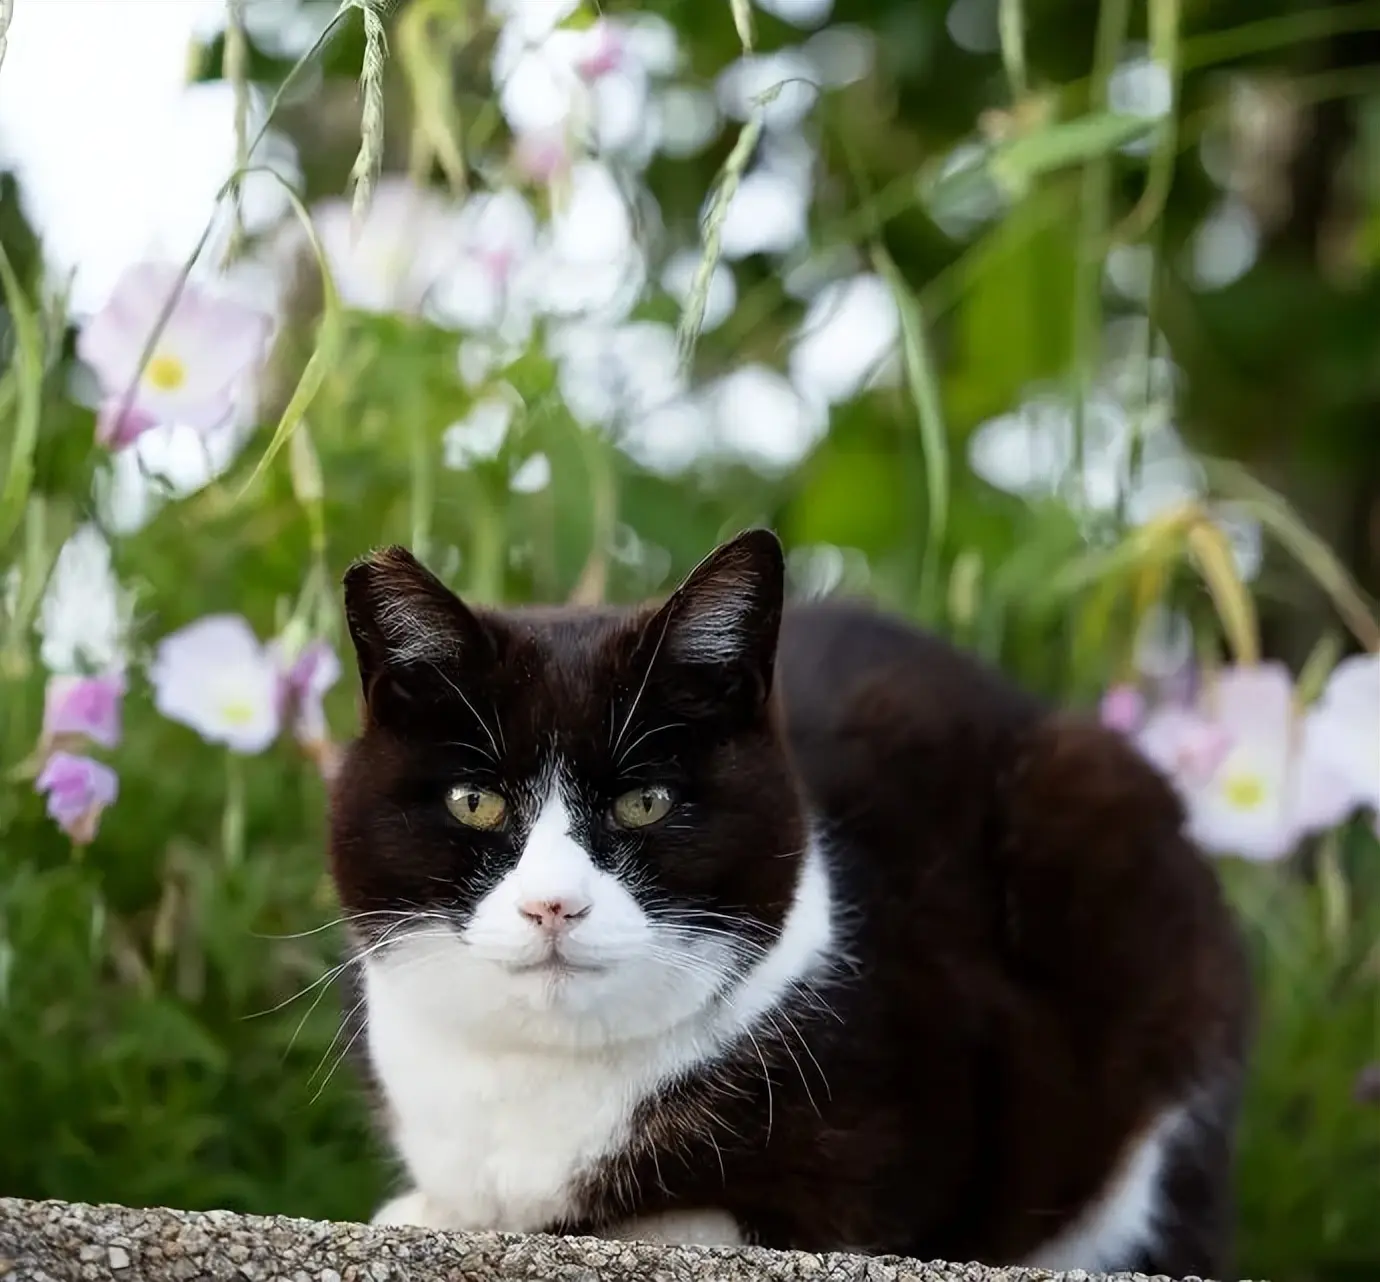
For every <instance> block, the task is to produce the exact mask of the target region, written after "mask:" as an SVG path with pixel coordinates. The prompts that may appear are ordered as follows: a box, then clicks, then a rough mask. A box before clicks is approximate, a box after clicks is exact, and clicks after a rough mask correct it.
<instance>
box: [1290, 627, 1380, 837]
mask: <svg viewBox="0 0 1380 1282" xmlns="http://www.w3.org/2000/svg"><path fill="white" fill-rule="evenodd" d="M1308 732H1309V734H1310V735H1311V737H1312V743H1313V746H1314V748H1315V749H1316V751H1317V752H1318V754H1319V755H1320V756H1321V757H1322V758H1323V759H1324V760H1326V761H1327V762H1328V764H1329V765H1330V766H1331V767H1332V768H1333V769H1334V770H1336V771H1337V772H1338V773H1339V774H1340V775H1342V776H1343V777H1344V778H1345V779H1346V780H1347V781H1348V783H1350V785H1351V787H1352V788H1353V789H1354V791H1355V793H1356V796H1357V798H1358V799H1359V801H1360V804H1362V805H1364V806H1368V807H1370V808H1371V809H1373V810H1376V811H1380V654H1362V655H1353V656H1352V657H1351V658H1349V659H1343V660H1342V661H1341V663H1339V664H1338V665H1337V667H1336V668H1335V669H1334V671H1333V673H1332V676H1331V677H1330V678H1329V680H1328V683H1327V686H1326V688H1325V689H1324V690H1323V693H1322V697H1321V698H1320V699H1319V700H1318V702H1317V704H1316V705H1315V706H1314V707H1313V709H1312V711H1311V712H1310V714H1309V717H1308Z"/></svg>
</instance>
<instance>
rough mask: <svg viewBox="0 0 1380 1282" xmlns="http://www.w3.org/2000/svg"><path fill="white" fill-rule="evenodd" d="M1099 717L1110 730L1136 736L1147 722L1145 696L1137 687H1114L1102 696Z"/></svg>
mask: <svg viewBox="0 0 1380 1282" xmlns="http://www.w3.org/2000/svg"><path fill="white" fill-rule="evenodd" d="M1099 715H1100V716H1101V718H1102V724H1103V725H1104V726H1106V727H1107V728H1108V729H1109V730H1117V731H1119V732H1120V733H1122V734H1134V733H1135V732H1136V731H1137V730H1139V729H1140V726H1141V723H1142V722H1143V721H1144V720H1145V696H1144V695H1143V694H1141V692H1140V691H1139V690H1137V689H1136V688H1135V686H1128V685H1120V686H1113V687H1112V688H1111V689H1110V690H1108V691H1107V693H1106V694H1104V695H1103V696H1102V704H1101V707H1100V708H1099Z"/></svg>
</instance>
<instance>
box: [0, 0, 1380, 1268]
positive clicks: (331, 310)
mask: <svg viewBox="0 0 1380 1282" xmlns="http://www.w3.org/2000/svg"><path fill="white" fill-rule="evenodd" d="M0 32H3V34H0V51H3V54H2V56H3V62H0V248H3V254H0V284H3V290H4V300H5V306H4V309H3V311H0V353H3V361H4V365H3V373H2V374H0V477H3V482H2V483H3V489H0V582H2V583H3V595H2V597H0V683H3V684H0V1136H3V1143H0V1194H14V1195H22V1196H26V1197H61V1198H65V1199H69V1200H90V1201H102V1200H108V1201H119V1202H124V1203H129V1204H135V1205H137V1204H146V1203H161V1204H167V1205H172V1206H177V1207H185V1208H203V1207H228V1208H232V1209H238V1210H245V1211H254V1212H265V1213H269V1212H275V1213H287V1214H293V1215H303V1216H316V1217H334V1218H360V1217H366V1216H367V1215H368V1214H369V1212H370V1211H371V1209H372V1207H373V1206H374V1204H375V1202H376V1200H377V1199H378V1198H379V1196H380V1195H381V1193H382V1191H383V1190H384V1188H385V1187H386V1186H387V1183H388V1180H389V1178H390V1175H391V1173H390V1171H389V1170H388V1168H387V1166H386V1165H385V1163H384V1161H383V1159H382V1155H381V1152H380V1150H379V1148H378V1146H377V1145H376V1143H375V1141H374V1139H373V1137H372V1133H371V1130H370V1126H369V1121H368V1114H367V1108H366V1105H365V1101H364V1100H363V1098H362V1095H361V1093H360V1091H359V1089H358V1087H357V1085H356V1082H355V1080H354V1079H353V1077H352V1075H351V1072H350V1069H349V1066H348V1064H342V1056H343V1052H345V1051H346V1050H347V1049H348V1048H347V1047H346V1046H345V1045H343V1042H342V1039H341V1038H339V1037H337V1028H338V1022H337V1020H338V1010H339V1002H340V997H339V994H338V992H337V991H336V988H337V986H336V984H335V983H334V980H335V978H336V973H335V972H334V971H332V970H331V969H330V968H331V967H332V966H333V965H334V963H335V961H336V960H337V954H336V949H337V947H338V944H339V940H338V937H337V933H336V926H335V924H334V923H335V918H336V909H335V907H334V905H333V901H332V895H331V891H330V887H329V885H328V883H327V881H326V878H325V874H324V869H323V860H322V828H323V807H324V800H325V782H326V780H328V778H329V776H330V772H331V769H332V767H333V763H334V760H335V756H336V753H337V751H338V745H339V744H340V743H341V742H342V741H344V740H347V739H348V737H349V736H350V734H351V733H352V729H353V726H354V723H355V686H354V682H353V679H352V674H351V672H350V662H351V660H350V656H349V654H348V640H347V638H346V637H345V635H344V632H343V629H342V621H341V618H340V615H339V601H338V595H337V590H336V585H337V584H338V581H339V576H340V574H341V572H342V570H343V569H344V567H345V566H346V565H347V564H348V562H349V561H350V559H351V558H352V557H354V556H356V555H358V554H360V553H362V552H364V551H366V550H367V549H369V548H370V547H372V546H375V545H378V544H380V543H384V542H403V543H406V544H408V545H409V546H411V547H412V548H413V549H414V550H415V551H417V552H418V553H419V554H420V555H422V556H423V557H424V558H425V559H427V561H428V562H429V563H430V564H431V565H432V566H433V567H434V568H435V569H436V570H437V571H438V572H439V573H440V574H441V575H442V577H444V578H445V579H446V580H447V581H448V582H449V583H451V584H452V585H453V586H454V587H455V588H456V589H457V590H458V591H460V592H461V593H462V594H464V595H466V596H467V597H468V598H470V599H472V600H474V601H479V602H503V601H509V602H512V601H523V600H530V599H539V600H567V599H569V600H577V601H595V600H600V599H611V600H636V599H639V598H642V597H645V596H648V595H653V594H656V593H658V592H662V591H665V590H667V589H668V588H669V587H670V586H671V585H672V584H673V583H674V582H675V579H676V577H677V576H678V575H680V574H683V573H684V572H685V571H686V570H688V569H689V568H690V566H692V565H693V564H694V563H695V561H696V560H698V558H699V557H700V556H702V555H703V554H704V553H706V552H707V551H708V550H709V549H710V548H711V546H712V545H713V544H714V543H715V542H716V541H717V540H718V539H720V538H721V537H723V536H725V535H726V534H728V533H731V532H733V531H735V530H737V529H739V528H742V527H743V526H746V525H749V524H754V523H766V524H770V525H772V526H774V527H775V528H776V529H777V530H779V531H780V532H781V534H782V536H783V538H784V539H785V541H786V543H787V546H788V549H789V569H790V577H791V583H792V590H793V591H794V592H795V593H797V594H798V595H801V596H808V595H822V594H828V593H834V592H842V593H862V594H866V595H869V596H872V597H875V598H877V599H880V600H881V601H883V602H885V603H886V604H887V605H889V606H891V607H893V608H895V609H898V610H901V611H903V612H905V613H906V614H908V615H910V616H911V617H913V618H915V619H916V620H918V621H920V622H922V623H924V624H925V625H927V626H929V627H931V628H934V629H937V630H939V631H941V632H943V633H945V634H947V635H949V636H952V637H953V638H954V639H955V640H956V641H958V642H959V643H960V644H962V645H964V646H967V647H969V648H971V649H973V650H976V651H977V652H979V653H981V654H982V655H984V656H986V657H987V658H989V659H990V660H992V661H994V662H997V663H1000V664H1001V665H1002V666H1003V667H1004V668H1006V669H1007V670H1008V671H1010V672H1012V673H1013V674H1015V675H1016V676H1018V677H1019V678H1020V679H1021V680H1023V681H1024V682H1026V683H1027V684H1029V685H1031V686H1032V687H1034V688H1036V689H1038V690H1040V691H1042V692H1044V693H1046V694H1048V695H1050V696H1052V697H1056V698H1059V699H1062V700H1064V701H1066V702H1068V703H1071V704H1073V705H1076V706H1080V707H1084V708H1086V709H1088V710H1089V711H1090V712H1091V713H1095V714H1096V713H1100V715H1102V716H1103V717H1104V718H1105V719H1106V720H1107V721H1109V722H1110V723H1111V724H1114V725H1116V726H1118V727H1119V728H1120V729H1122V730H1124V731H1125V732H1126V733H1127V734H1130V735H1133V736H1135V737H1137V739H1138V741H1139V742H1141V743H1142V745H1143V746H1144V748H1145V750H1146V752H1147V753H1148V754H1149V755H1151V756H1152V758H1154V759H1155V760H1157V761H1158V762H1159V763H1160V764H1161V765H1162V766H1164V768H1165V769H1167V770H1168V771H1170V773H1171V775H1172V776H1173V778H1174V780H1175V782H1176V784H1178V786H1179V787H1180V789H1181V791H1182V792H1183V794H1184V797H1185V800H1186V802H1187V804H1188V806H1189V811H1190V818H1191V821H1192V822H1193V824H1194V825H1195V831H1196V832H1197V834H1198V835H1199V837H1200V840H1202V842H1203V844H1204V845H1205V846H1206V847H1207V848H1208V849H1209V851H1210V852H1211V854H1212V855H1213V856H1214V858H1216V859H1217V860H1219V864H1218V867H1219V869H1220V872H1221V874H1222V877H1223V879H1224V881H1225V883H1226V885H1227V887H1228V889H1229V891H1230V893H1231V895H1232V897H1233V901H1234V902H1235V904H1236V905H1237V908H1238V910H1239V913H1240V917H1241V921H1242V924H1243V929H1244V930H1245V932H1246V934H1247V937H1248V940H1249V942H1250V946H1251V949H1252V953H1253V956H1254V960H1255V964H1256V973H1257V976H1258V980H1259V986H1260V1025H1261V1031H1260V1041H1259V1046H1258V1051H1257V1058H1256V1061H1255V1064H1254V1068H1253V1072H1252V1075H1251V1083H1250V1092H1249V1099H1248V1103H1247V1109H1246V1116H1245V1120H1244V1124H1243V1133H1242V1145H1241V1169H1240V1271H1241V1273H1242V1274H1243V1275H1249V1276H1257V1277H1269V1278H1272V1279H1276V1280H1277V1282H1286V1280H1287V1282H1305V1280H1309V1279H1329V1280H1338V1282H1340V1280H1342V1279H1358V1280H1360V1279H1367V1280H1369V1279H1373V1278H1375V1277H1376V1276H1377V1274H1380V1213H1377V1209H1378V1208H1380V841H1378V840H1377V835H1376V829H1375V806H1376V804H1377V802H1380V659H1377V658H1376V650H1377V646H1378V645H1380V628H1377V623H1376V613H1375V609H1374V596H1375V594H1376V593H1377V591H1380V431H1377V427H1378V426H1380V270H1378V268H1380V3H1374V2H1370V0H1360V2H1353V3H1339V4H1318V3H1313V4H1309V3H1300V2H1299V0H1214V3H1211V4H1209V3H1206V0H1101V2H1100V3H1094V2H1093V0H752V2H751V3H749V0H732V2H731V0H645V3H641V4H631V3H624V2H622V0H605V2H604V3H602V4H591V3H589V2H588V0H584V2H583V3H576V2H575V0H487V3H486V2H485V0H396V2H394V3H381V2H380V3H374V2H372V0H345V2H344V3H342V4H341V5H339V6H338V7H337V6H336V5H335V4H332V3H321V2H319V0H229V3H224V2H222V0H210V2H206V3H203V2H202V0H119V3H114V2H113V0H0ZM342 667H343V669H344V671H343V673H342V671H341V669H342ZM1228 689H1234V690H1236V691H1238V693H1239V692H1241V691H1243V690H1244V691H1248V692H1251V691H1253V692H1255V693H1254V694H1252V696H1251V697H1250V698H1249V699H1245V700H1243V699H1241V698H1236V699H1234V700H1216V701H1215V696H1214V691H1218V690H1228ZM1243 702H1244V703H1246V704H1249V705H1250V709H1249V710H1248V711H1246V712H1244V713H1243V712H1242V710H1241V706H1242V704H1243ZM1228 704H1232V706H1233V707H1234V708H1235V711H1231V710H1230V709H1229V708H1228V706H1227V705H1228ZM1185 725H1187V727H1188V729H1187V731H1185V730H1184V726H1185ZM1175 727H1177V729H1175ZM1171 730H1173V733H1170V731H1171ZM1185 734H1187V735H1188V737H1187V738H1185V737H1184V735H1185ZM1194 734H1196V735H1197V736H1198V737H1197V738H1196V739H1195V738H1193V737H1192V736H1193V735H1194ZM1175 735H1178V737H1177V738H1176V737H1175ZM1205 742H1206V743H1209V745H1210V747H1209V750H1208V751H1207V759H1206V760H1204V758H1203V754H1202V753H1201V752H1199V751H1198V749H1199V748H1201V747H1202V744H1203V743H1205ZM1195 745H1197V747H1195Z"/></svg>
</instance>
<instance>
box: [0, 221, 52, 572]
mask: <svg viewBox="0 0 1380 1282" xmlns="http://www.w3.org/2000/svg"><path fill="white" fill-rule="evenodd" d="M0 284H3V285H4V287H5V302H6V305H7V307H8V308H9V313H10V319H11V322H12V324H13V328H14V346H15V358H14V363H13V364H12V365H11V366H10V369H9V371H8V372H7V373H6V375H5V382H6V383H7V384H11V385H12V386H13V389H14V391H13V399H14V434H13V444H12V445H11V446H10V457H9V462H8V464H7V465H6V468H5V485H4V488H3V489H0V548H3V547H4V546H5V545H6V544H7V543H8V542H9V541H10V536H11V535H12V534H13V533H14V532H15V530H16V529H18V528H19V523H20V521H21V520H23V517H24V505H25V502H26V501H27V500H28V497H29V490H30V489H31V488H32V487H33V482H34V452H35V450H36V449H37V448H38V426H39V411H40V409H41V407H42V401H43V339H42V337H41V335H40V333H39V327H38V315H37V313H36V312H35V311H34V309H33V307H32V306H31V305H30V303H29V300H28V298H27V297H26V296H25V294H24V291H23V289H22V288H21V287H20V284H19V278H18V276H16V275H15V271H14V266H13V265H12V264H11V262H10V256H9V255H8V254H7V253H6V252H5V247H4V245H0Z"/></svg>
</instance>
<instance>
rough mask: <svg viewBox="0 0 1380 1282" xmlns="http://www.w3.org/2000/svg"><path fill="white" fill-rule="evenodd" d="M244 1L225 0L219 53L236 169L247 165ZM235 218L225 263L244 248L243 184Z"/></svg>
mask: <svg viewBox="0 0 1380 1282" xmlns="http://www.w3.org/2000/svg"><path fill="white" fill-rule="evenodd" d="M244 3H245V0H226V9H225V44H224V46H223V49H222V52H221V68H220V74H221V76H222V78H223V79H224V80H226V81H227V82H228V83H229V84H230V86H231V87H232V89H233V91H234V94H235V169H236V170H237V171H240V172H243V171H244V170H246V169H248V167H249V36H248V33H247V32H246V31H245V28H244ZM232 200H233V202H234V210H233V213H234V217H233V221H232V223H231V227H230V238H229V241H228V242H227V244H226V247H225V255H224V260H223V261H224V262H225V263H230V262H233V261H234V260H235V259H236V258H237V257H239V254H240V252H241V250H242V249H243V248H244V240H245V229H244V184H243V183H242V182H239V183H236V184H235V186H234V189H233V194H232Z"/></svg>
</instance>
